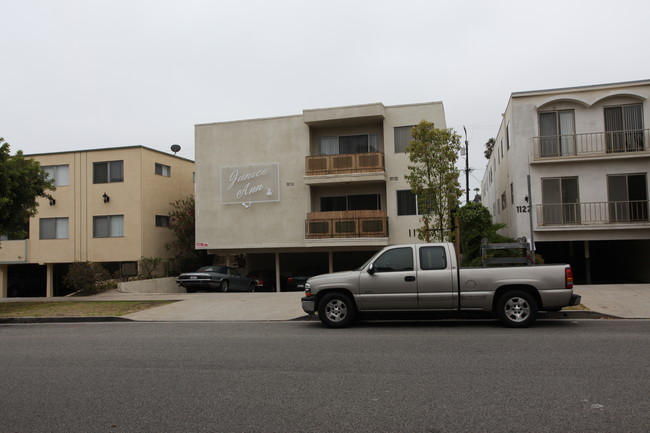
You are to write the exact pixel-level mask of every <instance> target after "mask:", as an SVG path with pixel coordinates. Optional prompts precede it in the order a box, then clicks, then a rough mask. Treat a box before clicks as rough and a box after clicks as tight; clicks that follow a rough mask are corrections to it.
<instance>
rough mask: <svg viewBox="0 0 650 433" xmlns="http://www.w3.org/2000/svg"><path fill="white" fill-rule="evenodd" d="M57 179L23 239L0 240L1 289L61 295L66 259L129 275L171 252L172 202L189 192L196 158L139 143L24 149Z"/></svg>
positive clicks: (12, 292)
mask: <svg viewBox="0 0 650 433" xmlns="http://www.w3.org/2000/svg"><path fill="white" fill-rule="evenodd" d="M27 157H29V158H33V159H35V160H36V161H38V162H39V163H40V164H41V166H42V167H43V169H44V170H45V171H46V172H47V173H49V174H50V176H51V177H52V178H53V179H54V181H55V184H56V191H54V192H52V200H48V199H39V200H38V203H39V206H38V214H37V215H36V216H35V217H33V218H31V219H30V221H29V236H28V239H23V240H8V239H3V240H0V243H1V247H2V248H1V249H0V294H1V295H2V297H7V296H8V295H9V296H54V295H56V296H58V295H64V294H66V289H65V287H63V286H62V285H61V279H62V277H63V275H65V274H66V273H67V268H68V265H69V264H70V263H73V262H76V261H79V262H86V261H90V262H100V263H102V264H104V265H105V267H107V268H108V269H109V270H110V271H113V272H121V273H122V274H123V275H131V274H135V273H136V272H137V262H138V261H139V260H140V258H142V257H143V256H144V257H160V258H169V257H170V255H171V252H170V251H168V250H167V248H166V247H165V244H166V243H168V242H170V241H171V240H173V236H174V235H173V232H172V231H171V230H169V228H168V223H169V217H168V215H169V212H170V203H171V202H173V201H175V200H177V199H179V198H182V197H185V196H188V195H190V194H193V193H194V183H193V176H194V162H193V161H190V160H186V159H184V158H180V157H177V156H174V155H171V154H166V153H163V152H159V151H156V150H152V149H148V148H146V147H142V146H133V147H121V148H112V149H99V150H86V151H75V152H60V153H48V154H38V155H27Z"/></svg>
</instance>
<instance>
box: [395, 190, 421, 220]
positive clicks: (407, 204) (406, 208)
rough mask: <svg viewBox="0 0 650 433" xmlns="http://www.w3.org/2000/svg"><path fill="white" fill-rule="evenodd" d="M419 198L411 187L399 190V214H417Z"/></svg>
mask: <svg viewBox="0 0 650 433" xmlns="http://www.w3.org/2000/svg"><path fill="white" fill-rule="evenodd" d="M417 214H418V200H417V196H416V195H415V194H413V192H412V191H411V190H410V189H406V190H401V191H397V215H417Z"/></svg>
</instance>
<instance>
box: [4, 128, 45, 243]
mask: <svg viewBox="0 0 650 433" xmlns="http://www.w3.org/2000/svg"><path fill="white" fill-rule="evenodd" d="M9 150H10V149H9V143H7V142H6V141H5V140H4V138H0V235H7V236H9V237H11V238H18V239H20V238H24V237H25V236H26V235H27V232H26V231H25V225H26V224H27V222H28V221H29V218H30V217H33V216H34V215H36V213H37V209H36V208H37V207H38V203H37V202H36V198H37V197H46V198H51V196H50V194H48V193H47V192H46V191H48V190H50V191H54V190H55V189H56V188H55V187H54V180H53V179H49V178H48V175H47V173H46V172H45V171H43V169H42V168H41V166H40V164H39V163H38V162H37V161H35V160H33V159H31V158H29V159H25V157H24V156H23V152H22V151H21V150H19V151H18V152H16V154H15V155H14V156H11V155H10V153H9Z"/></svg>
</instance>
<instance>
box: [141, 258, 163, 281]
mask: <svg viewBox="0 0 650 433" xmlns="http://www.w3.org/2000/svg"><path fill="white" fill-rule="evenodd" d="M161 260H162V259H161V258H160V257H142V258H140V262H139V263H138V264H139V268H140V275H142V277H143V278H144V279H145V280H148V279H151V278H153V277H154V274H155V273H156V270H157V269H158V265H159V264H160V262H161Z"/></svg>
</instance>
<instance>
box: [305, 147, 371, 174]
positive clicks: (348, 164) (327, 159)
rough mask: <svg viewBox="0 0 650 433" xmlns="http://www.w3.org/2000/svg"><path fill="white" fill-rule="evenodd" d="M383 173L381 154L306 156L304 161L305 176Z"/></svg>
mask: <svg viewBox="0 0 650 433" xmlns="http://www.w3.org/2000/svg"><path fill="white" fill-rule="evenodd" d="M383 171H384V154H383V153H381V152H371V153H346V154H340V155H320V156H308V157H306V160H305V173H306V174H307V176H317V175H321V174H346V173H373V172H383Z"/></svg>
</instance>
